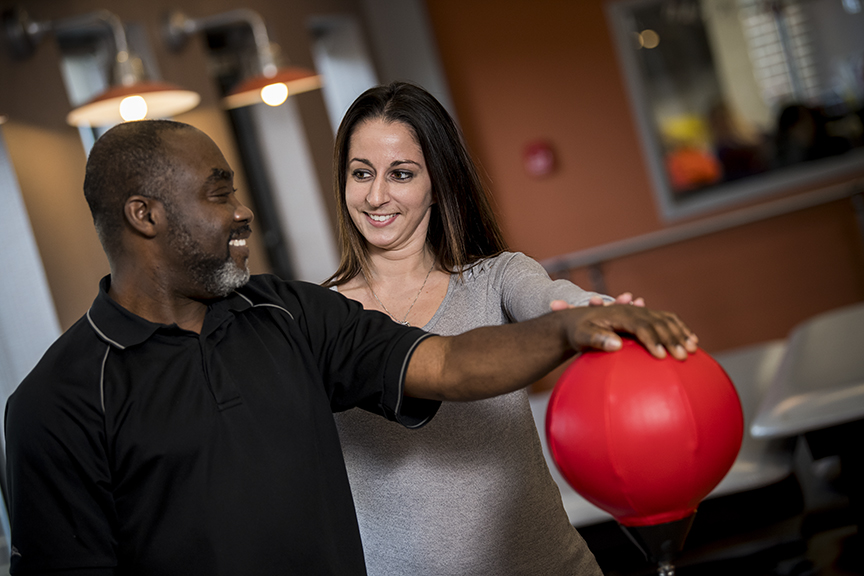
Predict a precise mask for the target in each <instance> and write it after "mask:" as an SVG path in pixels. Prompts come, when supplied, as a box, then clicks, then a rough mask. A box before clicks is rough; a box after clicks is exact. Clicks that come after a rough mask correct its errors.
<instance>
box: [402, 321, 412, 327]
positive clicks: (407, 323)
mask: <svg viewBox="0 0 864 576" xmlns="http://www.w3.org/2000/svg"><path fill="white" fill-rule="evenodd" d="M399 324H401V325H402V326H410V325H411V323H410V322H408V321H407V320H402V321H401V322H399Z"/></svg>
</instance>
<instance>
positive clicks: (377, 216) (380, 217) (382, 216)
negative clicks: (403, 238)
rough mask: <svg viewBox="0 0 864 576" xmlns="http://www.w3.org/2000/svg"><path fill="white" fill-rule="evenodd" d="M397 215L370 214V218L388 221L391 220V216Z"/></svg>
mask: <svg viewBox="0 0 864 576" xmlns="http://www.w3.org/2000/svg"><path fill="white" fill-rule="evenodd" d="M395 217H396V215H395V214H381V215H379V214H369V218H371V219H372V220H374V221H375V222H386V221H387V220H390V219H391V218H395Z"/></svg>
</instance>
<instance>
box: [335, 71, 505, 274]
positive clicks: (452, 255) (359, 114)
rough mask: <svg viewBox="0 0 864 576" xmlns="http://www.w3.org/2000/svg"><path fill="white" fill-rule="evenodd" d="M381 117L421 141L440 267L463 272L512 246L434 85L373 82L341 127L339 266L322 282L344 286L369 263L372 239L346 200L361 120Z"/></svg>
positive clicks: (430, 236) (432, 241) (431, 239)
mask: <svg viewBox="0 0 864 576" xmlns="http://www.w3.org/2000/svg"><path fill="white" fill-rule="evenodd" d="M375 119H381V120H384V121H385V122H401V123H403V124H405V125H406V126H408V127H410V129H411V131H412V133H413V135H414V138H415V139H416V140H417V142H418V143H419V144H420V149H421V150H422V151H423V156H424V158H425V160H426V166H427V168H428V170H429V177H430V180H431V182H432V197H433V199H434V201H435V203H434V204H433V205H432V207H431V208H430V209H431V211H432V213H431V216H430V218H429V230H428V232H427V234H426V242H427V244H428V245H429V246H430V248H431V249H432V251H433V252H434V254H435V258H436V259H437V261H438V264H439V265H440V267H441V268H442V269H443V270H445V271H449V272H455V273H460V274H461V272H462V271H463V270H465V269H466V268H467V267H468V266H470V265H471V264H473V263H475V262H476V261H478V260H480V259H483V258H486V257H489V256H494V255H496V254H500V253H501V252H503V251H504V250H506V249H507V245H506V243H505V242H504V237H503V235H502V234H501V230H500V228H499V227H498V223H497V221H496V220H495V215H494V213H493V211H492V206H491V203H490V201H489V196H488V194H487V193H486V190H485V188H484V187H483V184H482V182H481V180H480V176H479V175H478V173H477V168H476V167H475V165H474V162H473V161H472V160H471V156H470V155H469V154H468V150H467V149H466V148H465V144H464V143H463V141H462V136H461V133H460V132H459V129H458V128H457V127H456V123H455V122H453V119H452V118H451V117H450V115H449V114H448V113H447V111H446V110H445V109H444V107H443V106H442V105H441V103H440V102H438V100H436V99H435V98H434V97H433V96H432V95H431V94H429V92H427V91H426V90H424V89H423V88H420V87H419V86H416V85H414V84H410V83H407V82H393V83H392V84H388V85H386V86H377V87H375V88H370V89H369V90H367V91H366V92H364V93H363V94H361V95H360V96H359V97H358V98H357V100H355V101H354V103H353V104H352V105H351V107H350V108H349V109H348V111H347V112H346V113H345V117H344V118H343V119H342V123H341V124H340V125H339V130H338V132H337V133H336V146H335V150H334V152H333V174H334V182H333V190H334V192H335V194H336V204H337V206H338V208H339V213H338V217H339V240H340V245H341V249H342V257H341V261H340V263H339V269H338V270H336V272H335V273H334V274H333V275H332V276H331V277H330V278H328V279H327V280H326V281H325V282H323V284H324V285H325V286H334V285H335V286H338V285H340V284H344V283H345V282H347V281H349V280H350V279H351V278H353V277H354V276H357V275H358V274H361V273H362V272H363V270H364V269H365V268H366V267H367V266H368V264H369V252H368V247H367V245H366V240H365V239H364V238H363V236H362V234H360V231H359V230H357V227H356V226H355V225H354V222H353V220H351V215H350V214H349V212H348V206H347V204H346V201H345V183H346V180H347V173H348V147H349V146H350V144H351V136H352V135H353V134H354V131H355V130H356V129H357V127H358V126H360V125H361V124H362V123H364V122H367V121H369V120H375Z"/></svg>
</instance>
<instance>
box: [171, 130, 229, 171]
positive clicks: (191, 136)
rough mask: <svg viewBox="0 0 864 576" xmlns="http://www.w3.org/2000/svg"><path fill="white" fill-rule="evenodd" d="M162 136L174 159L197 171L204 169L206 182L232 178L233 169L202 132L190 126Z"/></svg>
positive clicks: (213, 143)
mask: <svg viewBox="0 0 864 576" xmlns="http://www.w3.org/2000/svg"><path fill="white" fill-rule="evenodd" d="M162 137H163V139H164V140H163V141H164V143H165V145H166V148H168V149H169V150H170V151H171V156H172V157H173V159H174V160H175V161H178V162H180V163H181V164H185V165H187V166H188V167H190V168H195V169H196V170H197V171H201V170H204V171H206V172H207V181H208V182H211V181H212V182H218V181H224V180H231V179H233V177H234V171H233V170H231V167H230V166H229V165H228V161H227V160H225V157H224V156H223V154H222V151H221V150H220V149H219V147H218V146H217V145H216V143H215V142H213V140H212V139H211V138H210V137H209V136H207V135H206V134H205V133H204V132H201V131H200V130H197V129H195V128H192V129H191V130H177V131H173V132H168V133H163V134H162Z"/></svg>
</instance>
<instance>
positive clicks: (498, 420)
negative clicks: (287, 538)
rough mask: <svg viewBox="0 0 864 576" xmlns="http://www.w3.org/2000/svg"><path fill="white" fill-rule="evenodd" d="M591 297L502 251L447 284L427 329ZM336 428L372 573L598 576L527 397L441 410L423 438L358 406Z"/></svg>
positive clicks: (501, 319) (498, 319)
mask: <svg viewBox="0 0 864 576" xmlns="http://www.w3.org/2000/svg"><path fill="white" fill-rule="evenodd" d="M593 295H594V293H591V292H586V291H584V290H582V289H581V288H579V287H578V286H575V285H574V284H572V283H570V282H567V281H565V280H556V281H552V280H551V279H550V278H549V276H548V275H547V273H546V271H545V270H544V269H543V267H542V266H540V264H538V263H537V262H536V261H534V260H532V259H531V258H529V257H527V256H525V255H524V254H521V253H512V252H506V253H503V254H501V255H499V256H497V257H494V258H489V259H486V260H484V261H482V262H481V263H479V264H477V265H475V266H474V267H472V268H471V269H470V270H467V271H466V272H465V273H464V274H463V277H462V279H461V280H460V278H459V276H458V275H453V276H451V278H450V284H449V287H448V289H447V294H446V296H445V297H444V300H443V302H442V303H441V305H440V307H439V308H438V310H437V312H436V313H435V315H434V316H433V317H432V319H431V320H430V321H429V323H428V324H427V325H426V326H424V327H423V328H424V329H425V330H427V331H430V332H433V333H436V334H440V335H454V334H459V333H462V332H465V331H467V330H470V329H472V328H476V327H479V326H489V325H498V324H504V323H507V322H513V321H520V320H526V319H530V318H534V317H536V316H539V315H542V314H545V313H547V312H549V303H550V302H551V301H552V300H556V299H564V300H567V301H568V302H570V303H571V304H574V305H586V304H587V303H588V300H589V298H590V297H591V296H593ZM336 420H337V426H338V428H339V434H340V439H341V442H342V451H343V454H344V456H345V464H346V466H347V469H348V476H349V479H350V481H351V490H352V494H353V496H354V502H355V506H356V508H357V517H358V521H359V524H360V534H361V537H362V541H363V549H364V552H365V555H366V565H367V568H368V571H369V574H370V576H398V575H400V574H405V575H409V574H410V575H412V576H414V575H416V576H422V575H428V576H448V575H452V576H466V575H471V576H482V575H489V576H502V575H508V574H512V575H520V576H525V575H546V574H548V575H554V576H562V575H568V574H572V575H579V576H583V575H592V576H593V575H600V574H601V572H600V569H599V567H598V566H597V563H596V561H595V560H594V556H593V555H592V554H591V552H590V551H589V550H588V548H587V546H586V545H585V542H584V540H583V539H582V538H581V536H579V534H578V533H577V531H576V529H575V528H573V527H572V526H571V525H570V523H569V521H568V519H567V514H566V512H565V511H564V507H563V505H562V503H561V495H560V493H559V491H558V487H557V485H556V484H555V482H554V480H553V479H552V477H551V475H550V474H549V470H548V468H547V466H546V461H545V459H544V457H543V452H542V449H541V445H540V439H539V436H538V432H537V429H536V427H535V425H534V419H533V416H532V413H531V408H530V406H529V403H528V393H527V391H526V390H524V389H523V390H519V391H517V392H513V393H511V394H507V395H504V396H499V397H496V398H492V399H489V400H482V401H477V402H465V403H455V402H445V403H443V405H442V406H441V408H440V410H439V411H438V414H437V415H436V416H435V418H433V419H432V421H431V422H430V423H429V424H427V425H426V426H425V427H423V428H421V429H419V430H406V429H405V428H403V427H401V426H399V425H394V424H393V423H392V422H387V421H386V420H384V419H382V418H380V417H378V416H375V415H373V414H369V413H366V412H364V411H362V410H359V409H354V410H350V411H348V412H344V413H340V414H336Z"/></svg>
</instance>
